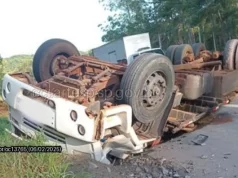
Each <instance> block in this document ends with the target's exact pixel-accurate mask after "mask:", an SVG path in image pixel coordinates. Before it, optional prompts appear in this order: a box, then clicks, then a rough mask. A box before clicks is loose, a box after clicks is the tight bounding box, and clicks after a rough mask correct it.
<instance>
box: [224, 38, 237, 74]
mask: <svg viewBox="0 0 238 178" xmlns="http://www.w3.org/2000/svg"><path fill="white" fill-rule="evenodd" d="M237 45H238V40H237V39H232V40H229V41H227V43H226V45H225V49H224V57H223V61H222V63H223V67H224V68H226V69H229V70H234V68H235V57H236V48H237Z"/></svg>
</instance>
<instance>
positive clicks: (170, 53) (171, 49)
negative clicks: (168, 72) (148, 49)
mask: <svg viewBox="0 0 238 178" xmlns="http://www.w3.org/2000/svg"><path fill="white" fill-rule="evenodd" d="M178 46H179V45H170V46H169V47H168V49H167V51H166V53H165V56H167V57H168V58H169V59H170V60H171V62H172V63H173V64H174V54H175V50H176V48H177V47H178Z"/></svg>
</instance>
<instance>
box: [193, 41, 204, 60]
mask: <svg viewBox="0 0 238 178" xmlns="http://www.w3.org/2000/svg"><path fill="white" fill-rule="evenodd" d="M192 48H193V53H194V55H195V57H197V56H198V55H199V53H200V52H201V51H204V50H206V47H205V45H204V44H203V43H194V44H192Z"/></svg>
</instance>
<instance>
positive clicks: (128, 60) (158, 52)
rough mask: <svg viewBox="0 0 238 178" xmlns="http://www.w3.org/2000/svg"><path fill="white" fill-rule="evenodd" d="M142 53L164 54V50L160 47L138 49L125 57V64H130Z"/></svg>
mask: <svg viewBox="0 0 238 178" xmlns="http://www.w3.org/2000/svg"><path fill="white" fill-rule="evenodd" d="M144 53H157V54H162V55H164V54H165V53H164V51H163V50H162V49H161V48H146V49H145V48H143V49H141V50H140V49H139V50H138V51H137V52H136V53H133V54H131V55H130V56H129V57H128V59H127V64H130V63H131V62H132V61H133V60H134V59H135V58H136V57H137V56H139V55H141V54H144Z"/></svg>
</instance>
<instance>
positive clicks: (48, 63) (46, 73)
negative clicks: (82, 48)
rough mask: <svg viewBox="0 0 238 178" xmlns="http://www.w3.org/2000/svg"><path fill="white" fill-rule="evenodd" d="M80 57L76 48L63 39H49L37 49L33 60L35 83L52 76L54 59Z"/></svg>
mask: <svg viewBox="0 0 238 178" xmlns="http://www.w3.org/2000/svg"><path fill="white" fill-rule="evenodd" d="M60 55H61V56H62V55H63V56H65V57H70V56H73V55H80V54H79V52H78V50H77V48H76V47H75V46H74V45H73V44H72V43H70V42H69V41H66V40H63V39H50V40H47V41H45V42H44V43H43V44H41V46H40V47H39V48H38V49H37V51H36V53H35V55H34V58H33V74H34V77H35V79H36V81H37V82H42V81H44V80H47V79H49V78H50V77H52V76H53V75H54V67H55V65H56V64H55V62H56V61H57V60H56V58H57V57H59V56H60Z"/></svg>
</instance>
